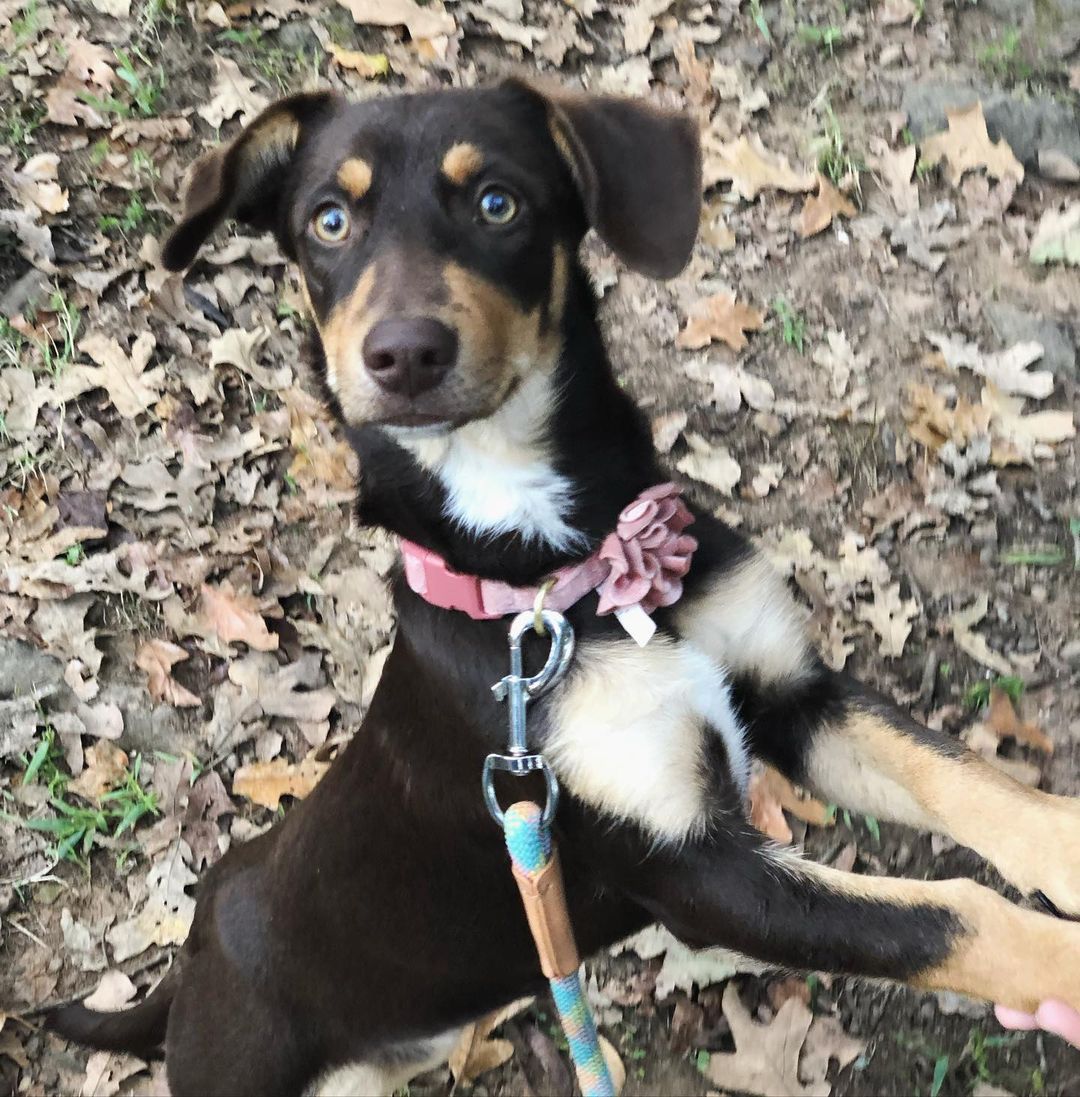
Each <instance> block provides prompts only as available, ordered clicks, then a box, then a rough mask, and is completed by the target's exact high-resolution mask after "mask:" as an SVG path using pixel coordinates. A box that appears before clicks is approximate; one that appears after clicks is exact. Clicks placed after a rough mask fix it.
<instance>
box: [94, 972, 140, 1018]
mask: <svg viewBox="0 0 1080 1097" xmlns="http://www.w3.org/2000/svg"><path fill="white" fill-rule="evenodd" d="M134 997H135V984H134V983H133V982H132V981H131V980H130V979H129V978H128V977H127V976H126V975H125V974H124V973H123V972H122V971H107V972H105V974H104V975H103V976H102V977H101V981H100V982H99V983H98V985H97V987H96V988H95V990H94V993H93V994H90V995H88V996H87V997H86V998H84V999H83V1005H84V1006H86V1008H87V1009H98V1010H103V1011H104V1012H106V1013H112V1012H114V1011H115V1010H118V1009H123V1008H124V1007H125V1006H126V1005H127V1004H128V1003H129V1002H130V1001H131V1000H132V999H133V998H134Z"/></svg>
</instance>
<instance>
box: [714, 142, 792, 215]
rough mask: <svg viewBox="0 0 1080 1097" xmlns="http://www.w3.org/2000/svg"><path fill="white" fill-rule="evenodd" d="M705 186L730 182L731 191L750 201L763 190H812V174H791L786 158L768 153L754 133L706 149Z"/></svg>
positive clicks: (789, 191) (790, 191)
mask: <svg viewBox="0 0 1080 1097" xmlns="http://www.w3.org/2000/svg"><path fill="white" fill-rule="evenodd" d="M704 174H705V186H706V188H708V187H711V186H715V185H716V184H717V183H721V182H727V181H730V182H731V187H732V190H733V191H734V192H735V193H736V194H739V195H741V196H742V197H743V198H746V199H747V200H749V201H753V199H755V198H756V197H757V196H758V195H759V194H760V193H761V192H762V191H763V190H782V191H787V192H788V193H790V194H796V193H799V192H802V191H808V190H812V189H813V187H814V175H813V174H810V173H803V172H797V171H795V170H794V169H793V168H792V167H791V165H790V164H789V163H788V161H787V159H786V157H783V156H778V155H777V154H775V153H772V152H770V151H769V150H768V149H767V148H765V146H764V145H763V144H762V143H761V138H760V137H758V136H757V135H756V134H751V135H750V136H749V137H748V136H746V135H745V134H744V135H743V136H742V137H739V138H738V139H737V140H735V141H730V142H727V143H720V144H717V145H715V146H711V147H708V148H707V150H706V157H705V169H704Z"/></svg>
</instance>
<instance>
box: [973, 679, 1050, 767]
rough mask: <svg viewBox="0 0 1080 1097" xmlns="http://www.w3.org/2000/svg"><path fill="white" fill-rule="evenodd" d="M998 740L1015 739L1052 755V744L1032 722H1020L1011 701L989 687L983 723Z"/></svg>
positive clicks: (1001, 690)
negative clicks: (988, 703) (988, 699)
mask: <svg viewBox="0 0 1080 1097" xmlns="http://www.w3.org/2000/svg"><path fill="white" fill-rule="evenodd" d="M983 723H985V724H986V726H987V727H988V728H989V729H990V730H991V731H992V732H993V733H994V734H995V735H996V736H997V737H998V738H999V739H1015V740H1016V741H1017V742H1018V743H1027V745H1028V746H1031V747H1034V748H1035V749H1036V750H1041V751H1043V752H1044V753H1046V754H1053V753H1054V742H1053V740H1052V739H1051V738H1050V736H1049V735H1047V734H1046V732H1045V731H1043V730H1042V728H1040V727H1039V725H1038V724H1037V723H1036V722H1035V721H1034V720H1021V719H1020V717H1019V716H1018V715H1017V712H1016V709H1015V708H1014V707H1013V703H1012V699H1011V698H1010V697H1009V695H1008V694H1007V693H1006V692H1005V691H1004V690H1003V689H1001V688H1000V687H998V686H991V687H990V706H989V708H988V709H987V711H986V718H985V720H984V721H983Z"/></svg>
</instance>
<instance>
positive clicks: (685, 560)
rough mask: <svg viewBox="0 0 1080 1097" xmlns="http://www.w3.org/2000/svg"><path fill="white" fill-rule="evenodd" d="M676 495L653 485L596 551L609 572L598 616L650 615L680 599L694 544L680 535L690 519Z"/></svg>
mask: <svg viewBox="0 0 1080 1097" xmlns="http://www.w3.org/2000/svg"><path fill="white" fill-rule="evenodd" d="M680 494H681V489H680V488H679V487H677V486H676V485H675V484H670V483H669V484H657V485H656V487H652V488H648V489H647V490H646V491H643V492H642V493H641V494H640V495H639V496H638V497H637V499H635V500H634V502H632V503H631V504H630V505H629V506H628V507H626V508H625V509H624V510H623V512H622V513H621V514H620V515H619V523H618V525H617V526H616V529H615V532H614V533H610V534H608V536H607V537H606V538H605V539H604V543H603V544H602V545H601V546H600V552H599V556H600V559H601V560H606V561H607V562H608V563H610V564H611V571H610V573H609V574H608V577H607V578H606V579H605V580H604V581H603V583H601V584H600V587H599V593H600V604H599V605H598V606H597V608H596V612H597V613H598V614H607V613H613V612H614V611H615V610H617V609H622V608H624V607H626V606H633V605H638V604H640V606H641V608H642V609H643V610H645V612H646V613H652V612H653V610H655V609H657V608H658V607H660V606H670V605H673V604H674V603H675V602H677V601H678V600H679V598H680V597H681V596H682V589H683V584H682V581H683V576H684V575H686V573H687V572H688V571H689V570H690V557H691V556H692V555H693V554H694V551H695V549H697V547H698V543H697V541H696V540H695V539H694V538H693V537H690V536H687V535H686V534H684V533H683V530H684V529H686V527H687V526H688V525H690V523H691V522H693V520H694V516H693V515H692V514H691V513H690V511H689V510H688V509H687V506H686V504H685V503H684V502H683V501H682V499H681V498H680V497H679V496H680Z"/></svg>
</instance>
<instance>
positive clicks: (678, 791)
mask: <svg viewBox="0 0 1080 1097" xmlns="http://www.w3.org/2000/svg"><path fill="white" fill-rule="evenodd" d="M547 711H548V729H547V735H546V738H545V741H544V746H543V749H544V754H545V756H546V757H547V758H548V760H549V761H550V762H551V764H552V766H553V767H554V769H555V772H556V774H557V775H558V777H559V780H560V781H561V782H562V783H563V784H564V785H565V786H566V787H567V788H568V789H569V790H570V791H571V792H573V793H574V795H575V796H577V797H578V798H579V799H581V800H584V801H585V802H586V803H588V804H590V805H591V806H592V807H594V808H596V809H598V810H600V811H602V812H604V813H605V814H607V815H610V816H612V817H614V818H618V819H620V820H624V821H627V822H634V823H637V824H638V825H640V826H643V827H644V828H645V829H646V830H648V831H649V832H650V833H652V834H654V835H655V836H656V837H657V838H659V839H663V840H671V841H679V840H682V839H684V838H686V837H687V836H689V835H692V834H695V833H700V832H701V831H702V830H703V829H704V827H705V825H706V823H707V816H708V810H709V801H710V796H709V793H710V781H711V779H712V771H711V770H710V767H709V765H708V761H707V757H706V750H707V747H708V746H709V743H708V737H709V736H719V737H720V738H721V739H722V741H723V743H724V746H725V748H726V751H727V755H728V761H729V765H730V768H731V772H732V774H733V776H734V777H735V780H736V781H737V783H738V784H739V785H740V787H742V788H744V789H745V787H746V782H747V779H748V767H749V760H748V756H747V752H746V747H745V745H744V736H743V729H742V727H741V725H740V723H739V720H738V716H737V715H736V713H735V711H734V708H733V706H732V702H731V693H730V688H729V685H728V681H727V676H726V674H725V672H724V670H723V668H721V667H720V666H718V665H717V664H716V663H714V662H713V661H712V660H710V659H709V657H708V656H707V655H705V654H704V653H703V652H702V651H701V650H700V649H699V648H697V647H696V646H695V645H693V644H691V643H689V642H687V641H681V640H675V639H673V638H671V637H668V636H665V635H662V634H661V635H657V636H655V637H654V638H653V639H652V640H651V641H650V642H649V644H648V645H647V646H646V647H644V648H640V647H638V646H637V645H636V644H635V643H633V641H631V640H629V639H625V640H623V639H613V640H598V641H597V640H594V641H584V642H582V643H581V644H579V646H578V650H577V654H576V656H575V659H574V665H573V668H572V670H571V673H570V675H569V677H568V678H567V679H566V681H565V682H564V683H563V684H562V685H561V686H559V687H557V691H556V693H555V695H554V696H553V698H552V700H551V702H550V704H549V706H548V709H547Z"/></svg>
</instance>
